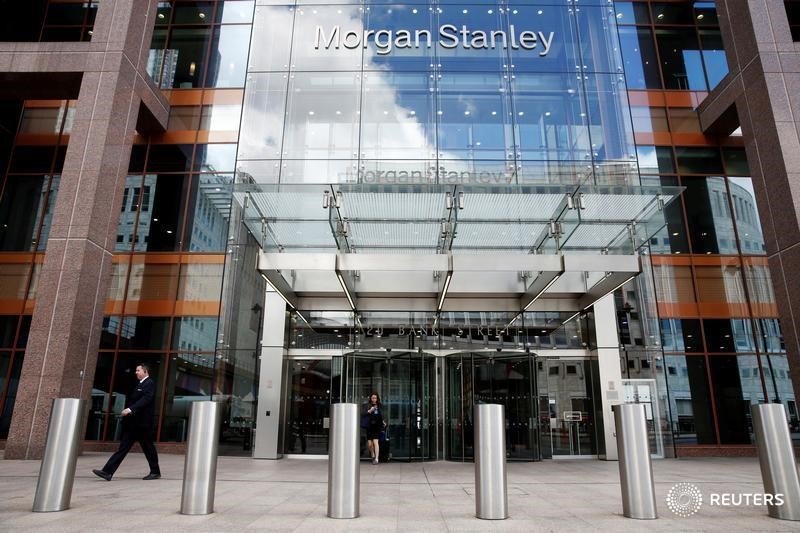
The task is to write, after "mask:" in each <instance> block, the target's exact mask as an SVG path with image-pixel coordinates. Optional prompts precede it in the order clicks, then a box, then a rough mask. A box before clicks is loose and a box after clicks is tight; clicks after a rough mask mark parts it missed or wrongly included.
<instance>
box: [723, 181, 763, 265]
mask: <svg viewBox="0 0 800 533" xmlns="http://www.w3.org/2000/svg"><path fill="white" fill-rule="evenodd" d="M728 183H729V185H730V188H731V198H732V200H733V207H734V213H735V215H736V229H737V230H738V232H739V244H740V246H741V250H742V254H744V255H761V254H765V253H766V251H767V247H766V244H765V243H764V234H763V233H762V232H761V219H760V218H759V216H758V207H757V206H756V193H755V191H754V190H753V180H752V179H750V178H728Z"/></svg>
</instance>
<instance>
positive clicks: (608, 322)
mask: <svg viewBox="0 0 800 533" xmlns="http://www.w3.org/2000/svg"><path fill="white" fill-rule="evenodd" d="M594 329H595V332H596V336H597V348H596V349H594V350H592V351H591V353H592V356H595V357H597V367H598V373H599V374H600V376H599V381H600V395H599V396H600V405H601V408H602V412H603V435H602V439H603V442H604V445H605V450H606V453H605V455H603V454H600V458H601V459H606V460H607V461H616V460H617V434H616V429H615V425H614V411H613V410H612V406H614V405H617V404H620V403H622V369H621V368H620V352H619V334H618V333H617V308H616V306H615V305H614V293H610V294H607V295H605V296H603V297H602V298H600V299H599V300H598V301H597V302H595V304H594ZM598 437H599V436H598Z"/></svg>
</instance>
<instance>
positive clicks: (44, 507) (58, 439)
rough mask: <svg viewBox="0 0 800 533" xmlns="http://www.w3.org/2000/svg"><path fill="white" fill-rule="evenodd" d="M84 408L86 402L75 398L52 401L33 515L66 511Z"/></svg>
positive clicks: (76, 459) (80, 435) (72, 481)
mask: <svg viewBox="0 0 800 533" xmlns="http://www.w3.org/2000/svg"><path fill="white" fill-rule="evenodd" d="M85 406H86V401H85V400H79V399H78V398H56V399H54V400H53V408H52V410H51V411H50V427H49V429H48V430H47V444H46V445H45V449H44V457H43V458H42V466H41V468H40V469H39V481H38V482H37V483H36V496H34V498H33V512H34V513H47V512H51V511H64V510H66V509H69V502H70V499H71V498H72V485H73V484H74V482H75V466H76V465H77V463H78V450H79V447H80V442H81V437H82V431H81V429H82V428H83V423H82V422H83V414H84V412H85V409H84V407H85Z"/></svg>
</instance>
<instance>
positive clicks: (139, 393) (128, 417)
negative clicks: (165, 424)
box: [92, 364, 161, 481]
mask: <svg viewBox="0 0 800 533" xmlns="http://www.w3.org/2000/svg"><path fill="white" fill-rule="evenodd" d="M136 379H138V380H139V383H137V384H136V386H135V387H134V388H133V390H132V391H131V393H130V394H129V395H128V396H127V397H126V398H125V409H123V410H122V438H121V439H120V443H119V449H118V450H117V451H116V452H114V455H112V456H111V457H110V458H109V459H108V462H107V463H106V465H105V466H104V467H103V469H102V470H97V469H95V470H92V472H93V473H94V474H95V475H96V476H99V477H101V478H103V479H105V480H106V481H111V477H112V476H113V475H114V472H116V471H117V468H119V465H120V463H122V460H123V459H125V456H126V455H128V452H129V451H130V450H131V447H132V446H133V443H134V442H136V441H138V442H139V444H140V445H141V447H142V451H143V452H144V456H145V457H147V462H148V463H149V464H150V473H149V474H147V475H146V476H145V477H143V478H142V479H146V480H150V479H158V478H160V477H161V469H160V468H159V467H158V453H157V452H156V447H155V446H154V445H153V404H154V403H155V402H154V399H155V396H156V384H155V382H154V381H153V380H152V379H151V378H150V369H149V368H148V366H147V365H144V364H141V365H138V366H137V367H136Z"/></svg>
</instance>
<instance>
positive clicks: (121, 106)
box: [0, 0, 169, 459]
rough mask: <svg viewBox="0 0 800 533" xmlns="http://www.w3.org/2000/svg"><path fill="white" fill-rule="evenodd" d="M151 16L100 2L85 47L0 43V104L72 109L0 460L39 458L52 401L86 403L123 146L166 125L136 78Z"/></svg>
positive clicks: (119, 1) (142, 1) (147, 83)
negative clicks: (23, 101)
mask: <svg viewBox="0 0 800 533" xmlns="http://www.w3.org/2000/svg"><path fill="white" fill-rule="evenodd" d="M156 7H157V2H156V1H155V0H115V1H113V2H102V3H101V4H100V8H99V10H98V13H97V20H96V22H95V26H94V31H93V36H92V41H91V42H88V43H0V88H1V89H0V96H2V97H17V98H19V97H28V98H31V97H37V98H54V99H55V98H59V99H60V98H69V99H74V98H77V105H76V112H75V119H74V125H73V130H72V132H71V135H70V140H69V145H68V148H67V153H66V160H65V163H64V169H63V173H62V177H61V187H60V191H59V195H58V199H57V201H56V204H55V209H54V214H53V223H52V229H51V232H50V238H49V241H48V244H47V251H46V254H45V259H44V264H43V265H42V269H41V273H40V277H39V282H38V287H37V292H36V301H37V303H36V308H35V311H34V313H33V318H32V324H31V329H30V335H29V340H28V345H27V350H26V354H25V360H24V363H23V366H22V373H21V377H20V383H19V389H18V392H17V399H16V403H15V408H14V416H13V420H12V424H11V429H10V432H9V436H8V440H7V442H6V449H5V450H6V451H5V458H6V459H35V458H40V457H41V456H42V453H43V451H44V445H45V440H46V436H47V429H48V424H49V416H50V409H51V404H52V401H53V399H54V398H57V397H78V398H84V399H88V398H89V397H90V394H91V388H92V383H93V379H94V372H95V365H96V361H97V350H98V346H99V342H100V337H99V333H100V328H101V325H102V320H103V305H104V302H105V297H106V293H107V290H108V285H109V282H110V266H111V255H112V252H113V250H114V239H115V236H116V225H117V220H118V217H119V211H120V206H121V205H122V192H123V190H124V184H125V177H126V175H127V171H128V163H129V159H130V151H131V145H132V142H133V137H134V134H135V133H136V131H140V132H144V131H146V130H148V129H157V128H161V129H163V128H164V126H165V125H166V121H167V117H168V115H169V105H168V103H167V101H166V99H165V98H164V96H163V95H162V94H161V92H160V91H159V89H158V88H157V87H156V86H155V85H154V84H153V82H152V80H150V78H149V76H148V75H147V73H146V66H147V57H148V50H149V46H150V41H151V39H152V34H153V26H154V24H153V21H154V17H155V13H156ZM34 95H35V96H34Z"/></svg>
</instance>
